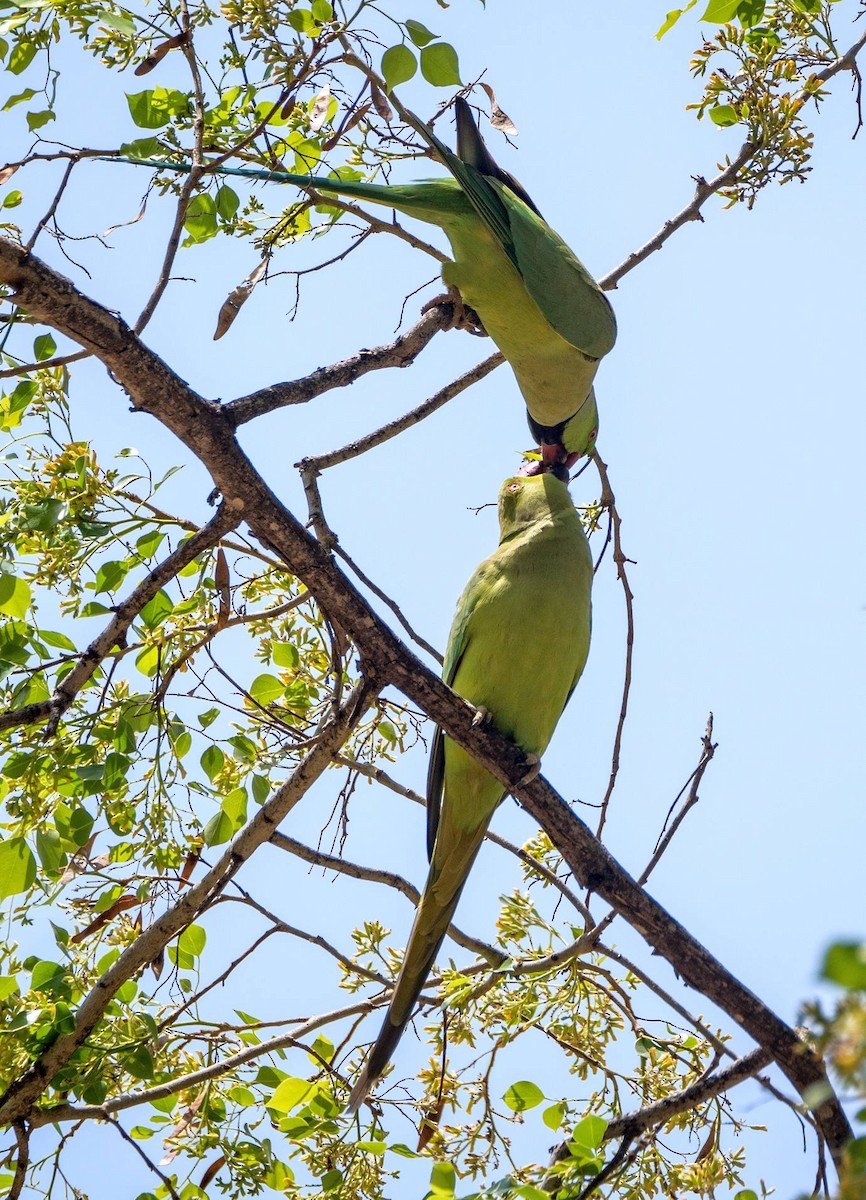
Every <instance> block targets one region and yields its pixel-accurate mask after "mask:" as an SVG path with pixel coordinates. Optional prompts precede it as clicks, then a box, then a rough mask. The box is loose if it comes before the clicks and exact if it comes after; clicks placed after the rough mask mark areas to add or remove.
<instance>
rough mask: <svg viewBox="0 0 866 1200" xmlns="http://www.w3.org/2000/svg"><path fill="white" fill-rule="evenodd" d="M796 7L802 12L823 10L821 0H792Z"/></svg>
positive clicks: (811, 12) (812, 12)
mask: <svg viewBox="0 0 866 1200" xmlns="http://www.w3.org/2000/svg"><path fill="white" fill-rule="evenodd" d="M791 2H792V4H793V5H794V8H796V10H797V11H798V12H801V13H810V14H814V13H819V12H820V11H821V0H791Z"/></svg>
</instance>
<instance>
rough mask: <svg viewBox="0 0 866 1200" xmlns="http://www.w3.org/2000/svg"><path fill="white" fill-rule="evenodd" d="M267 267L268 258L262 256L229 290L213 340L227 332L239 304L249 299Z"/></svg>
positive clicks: (218, 318)
mask: <svg viewBox="0 0 866 1200" xmlns="http://www.w3.org/2000/svg"><path fill="white" fill-rule="evenodd" d="M267 269H268V259H267V258H263V259H262V261H261V262H260V263H259V265H258V266H257V267H256V269H255V270H254V271H253V272H252V273H251V274H249V275H248V276H247V277H246V279H245V280H244V281H243V283H239V284H238V286H237V287H236V288H234V289H233V290H232V291H230V292H229V294H228V296H227V297H226V299H225V302H224V303H223V306H222V308H221V309H220V311H219V316H218V317H217V325H216V332H215V333H214V335H213V340H214V341H215V342H217V341H219V339H220V338H221V337H222V336H223V334H225V333H228V331H229V330H230V329H231V327H232V325H233V324H234V320H235V317H236V316H237V315H238V313H239V312H240V310H241V306H242V305H244V304H246V302H247V300H249V298H250V296H251V294H252V291H253V288H254V287H255V286H256V284H257V283H259V282H260V280H261V278H262V276H263V275H264V273H265V271H267Z"/></svg>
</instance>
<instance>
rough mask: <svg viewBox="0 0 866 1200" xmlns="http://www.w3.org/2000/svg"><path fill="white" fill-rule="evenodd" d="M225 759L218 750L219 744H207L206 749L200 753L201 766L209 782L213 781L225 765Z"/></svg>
mask: <svg viewBox="0 0 866 1200" xmlns="http://www.w3.org/2000/svg"><path fill="white" fill-rule="evenodd" d="M225 761H226V756H225V755H224V754H223V752H222V750H220V748H219V746H208V748H207V750H205V752H204V753H203V754H202V756H201V759H200V762H201V768H202V770H203V771H204V773H205V775H207V777H208V779H209V780H210V781H211V783H213V781H214V780H215V779H216V777H217V775H219V773H220V771H221V770H222V769H223V767H224V766H225Z"/></svg>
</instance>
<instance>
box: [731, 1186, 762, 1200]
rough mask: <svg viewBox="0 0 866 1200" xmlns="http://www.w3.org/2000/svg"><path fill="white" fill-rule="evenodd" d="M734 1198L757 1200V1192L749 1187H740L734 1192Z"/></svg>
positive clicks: (738, 1199)
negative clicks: (739, 1189)
mask: <svg viewBox="0 0 866 1200" xmlns="http://www.w3.org/2000/svg"><path fill="white" fill-rule="evenodd" d="M734 1200H758V1193H757V1192H753V1191H752V1189H751V1188H742V1190H741V1191H739V1192H735V1193H734Z"/></svg>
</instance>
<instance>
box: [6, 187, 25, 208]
mask: <svg viewBox="0 0 866 1200" xmlns="http://www.w3.org/2000/svg"><path fill="white" fill-rule="evenodd" d="M23 199H24V195H23V193H22V192H19V191H14V192H7V193H6V195H5V196H4V197H3V207H4V208H17V207H18V205H19V204H20V203H21V201H22V200H23Z"/></svg>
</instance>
